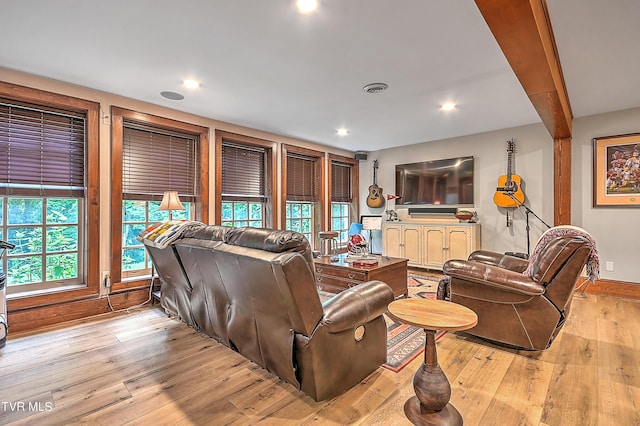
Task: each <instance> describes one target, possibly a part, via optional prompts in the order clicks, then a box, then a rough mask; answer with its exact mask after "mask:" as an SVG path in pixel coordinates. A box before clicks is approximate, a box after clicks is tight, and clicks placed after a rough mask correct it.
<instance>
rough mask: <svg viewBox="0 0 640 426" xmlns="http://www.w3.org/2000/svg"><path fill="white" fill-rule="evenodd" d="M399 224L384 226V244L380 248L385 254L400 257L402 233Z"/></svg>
mask: <svg viewBox="0 0 640 426" xmlns="http://www.w3.org/2000/svg"><path fill="white" fill-rule="evenodd" d="M401 229H402V228H401V226H400V225H395V226H394V225H392V226H385V228H384V236H383V238H384V244H383V245H382V248H383V250H384V253H383V254H384V255H385V256H390V257H402V233H401Z"/></svg>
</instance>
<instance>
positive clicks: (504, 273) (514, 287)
mask: <svg viewBox="0 0 640 426" xmlns="http://www.w3.org/2000/svg"><path fill="white" fill-rule="evenodd" d="M442 271H443V272H444V273H445V275H448V276H450V277H453V278H457V279H461V280H465V281H472V282H476V283H480V284H482V285H486V286H488V287H493V288H495V289H498V290H503V291H510V292H513V293H518V294H522V295H527V296H539V295H541V294H544V293H545V287H544V286H543V285H542V284H539V283H537V282H535V281H534V280H532V279H531V278H530V277H527V276H524V275H522V273H520V272H516V271H510V270H508V269H504V268H500V267H498V266H493V265H488V264H486V263H480V262H473V261H468V260H449V261H447V262H446V263H445V264H444V266H443V268H442Z"/></svg>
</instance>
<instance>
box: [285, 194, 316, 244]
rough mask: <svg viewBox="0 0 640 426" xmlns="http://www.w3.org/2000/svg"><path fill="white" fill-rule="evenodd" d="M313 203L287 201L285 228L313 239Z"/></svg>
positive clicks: (310, 239)
mask: <svg viewBox="0 0 640 426" xmlns="http://www.w3.org/2000/svg"><path fill="white" fill-rule="evenodd" d="M313 209H314V203H295V202H292V201H287V211H286V214H285V218H286V219H285V220H286V221H285V229H290V230H292V231H296V232H300V233H301V234H302V235H304V236H305V237H307V240H309V241H313V223H314V221H313V217H314V214H313V213H314V211H313Z"/></svg>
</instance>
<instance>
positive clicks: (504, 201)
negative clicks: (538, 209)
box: [493, 139, 524, 207]
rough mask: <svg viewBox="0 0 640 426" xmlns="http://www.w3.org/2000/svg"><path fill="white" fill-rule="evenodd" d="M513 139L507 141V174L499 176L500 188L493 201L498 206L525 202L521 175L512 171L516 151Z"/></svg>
mask: <svg viewBox="0 0 640 426" xmlns="http://www.w3.org/2000/svg"><path fill="white" fill-rule="evenodd" d="M515 150H516V147H515V142H514V141H513V139H511V140H510V141H507V174H506V175H502V176H500V177H499V178H498V188H497V189H496V193H495V194H494V195H493V202H494V203H496V205H497V206H498V207H518V206H519V205H521V204H523V203H524V192H522V187H521V185H520V184H521V182H522V180H521V179H520V176H518V175H514V174H512V173H511V161H512V157H513V153H514V152H515Z"/></svg>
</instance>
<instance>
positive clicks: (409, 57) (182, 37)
mask: <svg viewBox="0 0 640 426" xmlns="http://www.w3.org/2000/svg"><path fill="white" fill-rule="evenodd" d="M547 3H548V7H549V10H550V15H551V22H552V25H553V26H554V31H555V36H556V42H557V44H558V51H559V55H560V60H561V63H562V67H563V70H564V75H565V81H566V86H567V90H568V93H569V98H570V101H571V105H572V108H573V113H574V116H575V117H580V116H583V115H589V114H596V113H601V112H608V111H615V110H620V109H626V108H631V107H637V106H640V90H638V87H640V72H638V70H640V55H638V46H639V45H640V25H638V19H639V18H640V2H638V1H637V0H607V1H606V2H604V1H602V0H547ZM0 40H2V43H1V44H0V65H1V66H4V67H7V68H11V69H15V70H19V71H24V72H27V73H31V74H36V75H40V76H44V77H48V78H52V79H55V80H60V81H64V82H69V83H72V84H77V85H80V86H86V87H90V88H93V89H98V90H101V91H105V92H109V93H114V94H118V95H122V96H126V97H129V98H133V99H138V100H141V101H146V102H150V103H153V104H158V105H163V106H166V107H169V108H173V109H176V110H180V111H185V112H188V113H192V114H196V115H200V116H204V117H209V118H213V119H216V120H220V121H226V122H230V123H234V124H238V125H242V126H247V127H251V128H255V129H259V130H264V131H268V132H272V133H276V134H280V135H284V136H289V137H293V138H297V139H302V140H306V141H310V142H315V143H320V144H323V145H328V146H335V147H339V148H344V149H348V150H367V151H369V150H377V149H382V148H390V147H395V146H401V145H408V144H413V143H419V142H427V141H433V140H439V139H444V138H449V137H456V136H462V135H469V134H474V133H481V132H485V131H491V130H495V129H502V128H509V127H513V126H519V125H524V124H530V123H537V122H540V118H539V117H538V115H537V113H536V111H535V110H534V108H533V106H532V105H531V103H530V101H529V99H528V98H527V96H526V94H525V92H524V90H523V89H522V87H521V86H520V84H519V82H518V80H517V78H516V77H515V75H514V74H513V72H512V71H511V68H510V66H509V64H508V63H507V61H506V59H505V57H504V55H503V54H502V52H501V51H500V49H499V47H498V45H497V43H496V42H495V40H494V38H493V36H492V34H491V32H490V31H489V29H488V27H487V25H486V23H485V22H484V20H483V18H482V16H481V14H480V12H479V11H478V9H477V7H476V6H475V3H474V2H473V1H472V0H456V1H428V0H402V1H393V2H392V1H389V0H321V7H320V9H319V10H318V11H317V12H316V13H313V14H308V15H304V14H300V13H298V12H297V11H296V9H295V8H294V6H293V0H232V1H230V0H190V1H181V2H178V1H175V0H136V1H130V0H108V1H104V0H101V1H97V0H57V1H55V2H52V1H46V0H40V1H37V0H21V1H12V2H4V4H3V5H2V25H1V26H0ZM189 78H195V79H197V80H199V81H200V83H201V86H200V88H198V89H195V90H189V89H186V88H185V87H183V86H182V81H183V80H185V79H189ZM377 82H384V83H387V84H388V85H389V89H388V90H386V91H385V92H382V93H378V94H369V93H365V92H364V91H363V90H362V88H363V86H365V85H367V84H369V83H377ZM162 91H171V92H178V93H181V94H183V95H184V99H183V100H180V101H172V100H168V99H165V98H163V97H162V96H160V92H162ZM446 101H453V102H455V103H456V104H457V108H456V109H455V110H454V111H450V112H444V111H442V110H441V109H440V108H439V107H440V105H441V104H442V103H443V102H446ZM338 128H346V129H348V130H349V134H348V135H347V136H338V135H337V134H336V130H337V129H338Z"/></svg>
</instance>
